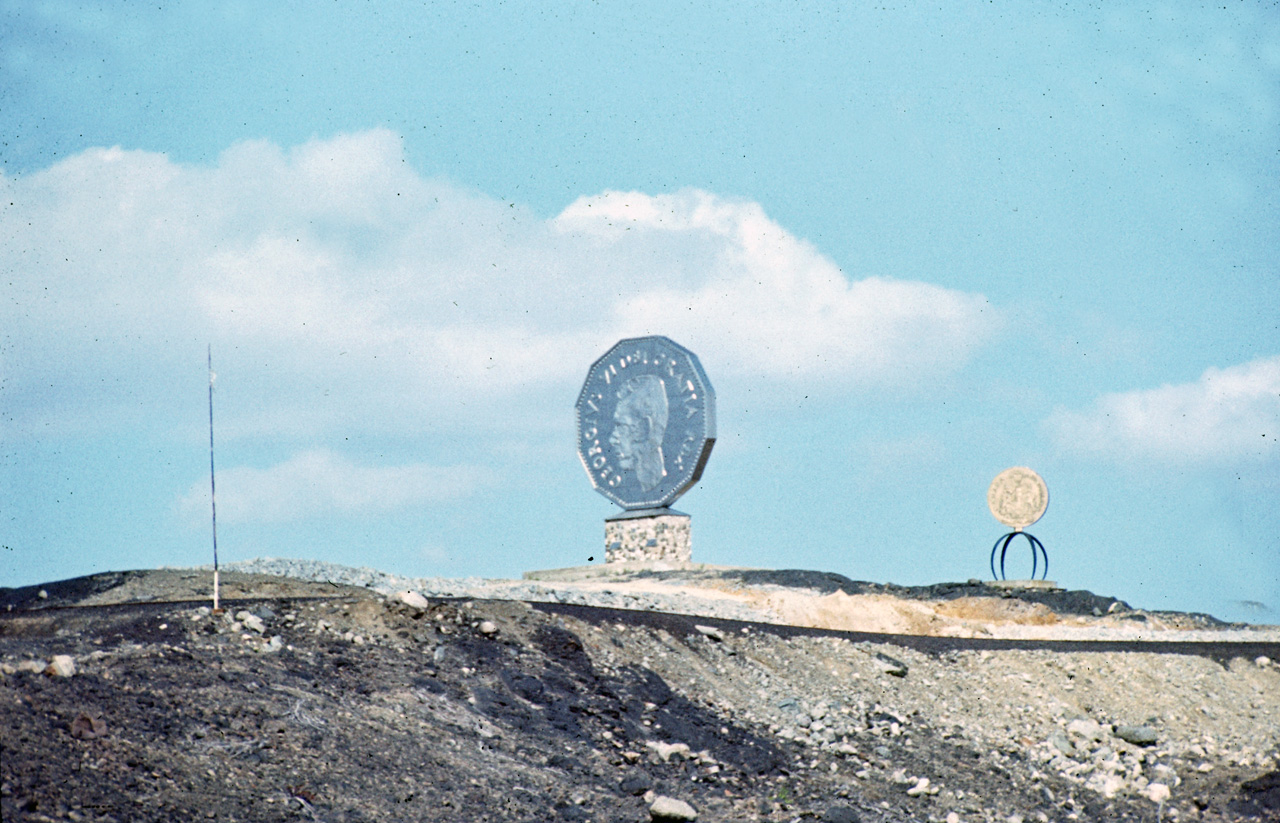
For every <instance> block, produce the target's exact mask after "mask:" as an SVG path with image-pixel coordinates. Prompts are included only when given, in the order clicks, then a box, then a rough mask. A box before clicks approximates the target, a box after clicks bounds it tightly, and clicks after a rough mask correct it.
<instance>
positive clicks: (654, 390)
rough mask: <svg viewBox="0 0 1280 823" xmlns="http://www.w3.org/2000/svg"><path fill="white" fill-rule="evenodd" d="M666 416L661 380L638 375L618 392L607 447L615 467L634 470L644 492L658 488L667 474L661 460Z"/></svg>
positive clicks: (664, 388)
mask: <svg viewBox="0 0 1280 823" xmlns="http://www.w3.org/2000/svg"><path fill="white" fill-rule="evenodd" d="M667 414H668V409H667V389H666V386H664V385H663V383H662V378H660V377H658V376H656V375H652V374H641V375H637V376H635V377H632V378H631V379H629V380H627V381H626V382H625V383H623V384H622V387H621V388H620V389H618V407H617V409H615V410H614V412H613V433H612V434H610V435H609V445H611V446H613V449H614V453H615V454H616V455H617V456H618V466H619V467H621V468H623V469H627V470H629V471H634V472H635V473H636V481H637V482H639V484H640V488H641V489H643V490H645V491H650V490H651V489H653V487H654V486H657V485H658V484H659V483H660V482H662V478H663V477H665V476H666V474H667V470H666V468H665V467H664V465H663V459H662V438H663V437H665V436H666V433H667Z"/></svg>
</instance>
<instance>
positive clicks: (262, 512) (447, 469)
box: [181, 449, 487, 523]
mask: <svg viewBox="0 0 1280 823" xmlns="http://www.w3.org/2000/svg"><path fill="white" fill-rule="evenodd" d="M486 477H487V474H486V472H485V471H484V470H483V469H480V468H478V467H475V466H432V465H428V464H426V463H412V464H408V465H403V466H362V465H358V464H356V463H353V462H352V461H350V460H348V459H347V458H345V457H343V456H341V455H338V454H334V453H333V452H330V451H328V450H324V449H317V450H311V451H305V452H302V453H300V454H296V455H294V456H293V457H291V458H289V459H288V460H286V461H285V462H283V463H279V464H277V465H275V466H271V467H270V468H266V469H256V468H252V467H249V466H235V467H232V468H229V469H224V470H222V471H219V472H218V475H217V483H218V519H219V520H220V521H221V522H225V523H250V522H267V523H281V522H287V521H292V520H302V519H305V518H309V517H316V516H324V515H331V514H340V515H349V514H376V513H380V512H392V511H398V510H401V509H405V508H408V507H411V506H424V505H431V504H436V503H441V502H444V501H449V500H455V499H458V498H461V497H465V496H467V495H468V494H470V493H471V492H473V491H474V490H475V489H476V488H478V487H479V486H481V485H482V484H484V483H485V482H486ZM181 506H182V509H183V512H184V513H185V514H186V515H187V516H188V518H189V519H190V518H192V517H194V516H196V515H197V514H199V515H201V516H203V514H204V513H206V512H208V511H209V486H208V484H207V483H203V482H202V483H196V484H195V485H193V486H192V487H191V489H190V490H189V491H188V492H187V494H186V495H185V496H184V498H183V500H182V503H181Z"/></svg>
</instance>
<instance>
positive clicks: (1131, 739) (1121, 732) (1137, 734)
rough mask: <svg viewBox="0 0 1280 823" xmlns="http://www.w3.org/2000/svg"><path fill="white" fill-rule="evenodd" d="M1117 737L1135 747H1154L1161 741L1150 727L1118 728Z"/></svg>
mask: <svg viewBox="0 0 1280 823" xmlns="http://www.w3.org/2000/svg"><path fill="white" fill-rule="evenodd" d="M1116 737H1118V738H1120V739H1121V740H1123V741H1125V742H1126V743H1132V744H1133V745H1135V746H1154V745H1155V744H1156V742H1157V741H1158V740H1159V739H1160V735H1159V734H1158V733H1157V732H1156V730H1155V729H1153V728H1151V727H1150V726H1116Z"/></svg>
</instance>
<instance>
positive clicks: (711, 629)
mask: <svg viewBox="0 0 1280 823" xmlns="http://www.w3.org/2000/svg"><path fill="white" fill-rule="evenodd" d="M694 628H695V629H697V631H698V633H699V634H701V635H702V636H703V637H708V638H710V639H712V640H714V641H716V642H717V643H723V642H724V632H722V631H720V630H719V629H717V628H716V627H715V626H694Z"/></svg>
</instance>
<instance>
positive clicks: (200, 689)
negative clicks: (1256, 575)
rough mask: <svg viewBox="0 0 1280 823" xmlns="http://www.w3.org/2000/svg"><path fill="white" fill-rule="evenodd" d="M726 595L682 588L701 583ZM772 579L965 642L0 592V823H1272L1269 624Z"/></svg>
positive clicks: (476, 607)
mask: <svg viewBox="0 0 1280 823" xmlns="http://www.w3.org/2000/svg"><path fill="white" fill-rule="evenodd" d="M734 574H736V575H738V577H737V578H736V579H737V580H738V582H739V583H741V582H744V581H743V580H742V575H743V574H746V573H745V572H735V573H732V574H728V576H727V577H724V576H722V579H721V580H720V582H719V583H715V584H714V585H713V584H712V583H710V582H708V580H707V579H706V575H705V574H704V575H703V577H702V578H701V579H697V580H690V579H685V580H684V581H683V583H684V584H689V585H693V586H694V587H695V588H696V587H698V586H701V587H704V588H710V589H713V590H714V591H716V592H719V593H720V594H723V593H724V591H725V589H726V587H728V588H730V589H733V588H734V586H735V585H736V584H734V585H729V583H733V579H734V578H733V575H734ZM785 574H789V575H791V576H790V577H786V576H785V575H784V576H782V577H778V576H773V577H768V578H767V579H764V580H755V581H754V582H753V583H752V585H754V586H774V587H782V588H789V589H791V590H794V592H796V593H802V592H803V591H808V593H809V596H811V597H816V598H822V597H833V596H835V595H837V594H839V595H841V596H843V597H857V596H863V595H868V596H874V597H882V596H893V597H896V598H898V599H902V600H910V599H912V598H918V599H920V601H921V602H925V603H927V604H929V608H930V609H932V610H933V613H937V614H945V613H947V609H948V608H951V607H948V606H946V604H947V603H948V602H953V601H956V600H965V599H966V598H967V600H966V602H965V603H964V604H963V607H964V611H963V614H964V617H963V619H964V621H966V622H965V624H964V626H962V628H963V629H964V631H963V632H959V631H955V630H953V628H947V626H952V624H946V626H943V627H942V630H939V631H935V632H933V633H932V634H930V633H927V632H922V633H916V634H872V633H866V632H853V631H847V630H840V629H832V628H822V627H797V626H794V625H787V624H782V623H776V622H744V621H738V620H734V619H729V617H725V616H716V615H717V614H723V615H729V616H735V615H736V616H741V612H740V611H739V609H740V606H741V603H740V602H738V601H736V600H733V598H730V600H731V601H732V602H727V603H724V604H723V605H724V609H723V610H722V611H716V609H715V608H712V607H709V606H706V607H704V608H702V609H701V612H702V613H701V614H700V616H696V617H690V616H685V615H681V614H674V613H671V612H669V611H638V610H634V609H619V608H609V607H605V606H601V605H598V604H599V603H606V604H613V603H618V602H624V603H629V602H630V601H627V600H626V596H627V591H626V590H625V587H623V588H620V587H619V586H618V585H616V584H610V586H611V588H610V589H609V591H610V594H609V596H608V597H606V596H605V595H603V594H600V595H599V596H598V597H595V598H594V599H593V596H588V595H587V594H582V593H581V592H583V591H585V592H589V591H591V589H588V588H584V589H581V590H580V592H579V593H578V594H572V595H563V594H561V595H557V596H554V597H547V598H545V599H544V600H543V602H535V603H527V602H524V601H523V600H482V599H462V598H441V597H436V598H430V599H428V598H422V597H421V595H414V594H407V595H404V596H397V595H396V594H394V593H392V592H383V593H379V592H376V591H373V590H371V589H369V588H366V587H363V586H350V585H344V584H342V583H338V582H323V581H315V580H313V581H301V580H297V579H290V578H282V577H273V576H267V575H261V574H238V573H229V574H226V575H224V585H223V597H224V603H223V604H222V605H224V607H225V608H224V610H223V612H222V613H221V614H213V613H211V610H210V608H209V604H208V602H207V601H204V602H201V601H199V600H193V599H190V598H193V597H199V596H201V595H202V594H203V593H204V592H206V591H207V588H208V585H207V584H208V574H207V573H206V572H201V571H180V570H169V571H155V572H129V573H119V574H107V575H95V576H93V577H89V578H79V579H76V580H72V581H63V582H61V583H57V584H47V585H45V586H41V587H28V588H25V589H15V590H0V740H2V745H3V757H2V758H0V813H2V814H3V818H4V820H6V821H8V820H15V821H17V820H32V821H43V820H86V821H88V820H95V821H106V820H116V821H122V822H123V821H133V820H166V821H168V820H190V819H209V820H282V821H283V820H323V821H356V820H492V821H508V820H511V821H517V820H519V821H524V820H565V821H647V820H650V819H669V820H677V819H687V816H688V815H689V814H691V813H696V815H697V819H699V820H706V821H718V820H726V821H727V820H769V821H795V820H806V819H807V820H828V821H846V822H847V821H868V822H870V821H907V820H911V821H952V823H955V821H1003V822H1007V821H1016V820H1022V821H1024V823H1030V821H1048V820H1053V821H1068V820H1080V821H1093V820H1143V821H1155V820H1206V821H1226V820H1232V821H1234V820H1280V772H1278V771H1277V767H1278V762H1277V761H1278V759H1280V667H1278V666H1277V664H1276V663H1275V662H1273V661H1275V660H1278V659H1280V642H1277V640H1276V639H1274V638H1275V635H1274V633H1266V632H1263V633H1254V634H1249V633H1248V632H1242V631H1239V630H1237V631H1234V632H1232V631H1231V627H1223V626H1221V625H1214V623H1213V621H1211V620H1209V619H1207V618H1196V617H1182V618H1179V617H1178V616H1175V615H1149V616H1145V617H1143V619H1142V620H1137V621H1134V622H1136V623H1145V624H1150V623H1159V624H1160V625H1162V626H1171V625H1176V626H1179V627H1180V628H1181V629H1184V630H1185V629H1193V630H1196V631H1200V632H1214V631H1216V632H1218V635H1213V636H1214V637H1220V638H1223V639H1227V638H1229V639H1230V640H1231V642H1221V640H1218V641H1215V640H1213V639H1209V640H1203V639H1202V640H1201V641H1200V642H1194V643H1189V642H1176V643H1169V642H1140V641H1135V640H1133V639H1132V638H1130V639H1129V640H1126V641H1124V642H1097V641H1092V642H1091V641H1086V640H1074V641H1064V640H1061V639H1049V640H1043V639H1036V638H1024V637H1019V636H1017V635H1016V633H1015V634H1014V635H1012V636H1010V635H1008V633H1007V632H1006V633H1005V635H1004V636H1002V635H1001V633H1000V632H999V631H993V632H987V633H985V634H984V633H983V632H982V631H979V630H978V629H981V625H979V624H980V623H981V615H983V614H988V616H989V617H990V616H991V615H994V617H990V619H989V621H988V622H989V623H990V624H991V625H992V626H996V625H997V624H1000V625H1015V626H1016V625H1051V624H1061V623H1069V622H1071V621H1073V620H1075V617H1073V615H1078V616H1081V619H1088V618H1092V619H1094V620H1097V621H1101V620H1106V619H1116V612H1121V613H1127V612H1128V611H1131V610H1128V607H1127V606H1123V604H1122V605H1121V606H1120V607H1113V606H1112V605H1111V604H1113V603H1119V602H1120V601H1116V600H1114V599H1111V598H1095V597H1094V596H1093V595H1088V593H1053V592H1013V593H1010V592H999V593H994V594H993V593H991V592H985V594H984V592H983V590H981V589H977V588H973V587H972V586H971V585H970V584H964V585H961V584H955V585H954V586H952V587H950V588H949V589H948V588H946V587H944V588H943V589H939V590H937V591H934V592H933V593H932V594H929V593H926V592H919V591H916V592H912V591H907V590H903V591H889V590H883V589H884V587H880V588H881V589H882V590H872V591H868V590H860V592H853V591H847V589H849V588H850V586H851V585H852V586H867V585H869V584H852V581H844V579H843V578H840V579H838V580H834V579H833V578H834V576H829V575H814V573H785ZM797 575H799V576H797ZM806 575H809V576H808V577H806ZM726 580H728V583H726V582H725V581H726ZM665 582H666V583H671V582H672V581H671V580H670V578H669V576H668V577H667V578H666V580H665ZM522 585H524V584H522ZM832 585H834V586H835V588H831V587H832ZM944 589H945V590H944ZM735 591H736V589H735ZM429 593H430V592H429ZM775 594H776V592H775ZM42 595H43V596H42ZM652 596H657V595H652ZM662 596H664V597H665V596H667V595H662ZM672 596H675V595H672ZM680 596H686V595H685V594H681V595H680ZM643 597H651V595H649V594H644V595H643ZM735 597H736V595H735ZM610 598H612V599H610ZM1055 598H1056V599H1055ZM740 599H741V598H739V600H740ZM987 600H989V601H993V602H994V603H995V605H993V604H992V603H988V602H985V601H987ZM565 601H567V602H565ZM784 601H785V602H791V603H793V604H794V602H795V600H794V598H792V599H791V600H787V599H786V598H784V599H783V600H776V601H772V602H773V605H772V606H768V608H773V609H774V610H775V611H774V613H775V614H776V613H777V611H779V610H780V605H779V604H782V603H784ZM997 601H998V602H997ZM710 602H715V601H714V599H712V601H710ZM841 602H842V607H849V606H850V603H846V602H843V601H841ZM869 602H870V601H869ZM876 602H878V601H876ZM757 605H758V606H760V608H765V606H766V605H767V604H763V605H762V604H757ZM704 606H705V604H704ZM997 606H998V607H999V608H996V607H997ZM993 609H994V611H992V610H993ZM1045 610H1047V611H1048V612H1049V615H1048V616H1046V615H1045ZM1108 612H1110V614H1108ZM1018 614H1023V615H1032V614H1036V615H1039V617H1036V618H1034V620H1033V619H1032V618H1030V617H1028V618H1027V620H1026V621H1024V622H1023V623H1021V624H1019V623H1017V622H1016V621H1013V622H1011V621H1010V619H1009V615H1018ZM1036 621H1039V622H1036ZM1046 621H1047V622H1046ZM1072 625H1075V623H1072ZM975 627H976V628H975ZM1104 628H1105V627H1104ZM1238 628H1239V627H1237V629H1238ZM1184 635H1185V632H1184ZM1179 636H1183V635H1179ZM1187 636H1189V635H1187ZM1196 636H1197V637H1202V635H1196ZM1251 638H1252V639H1251Z"/></svg>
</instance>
